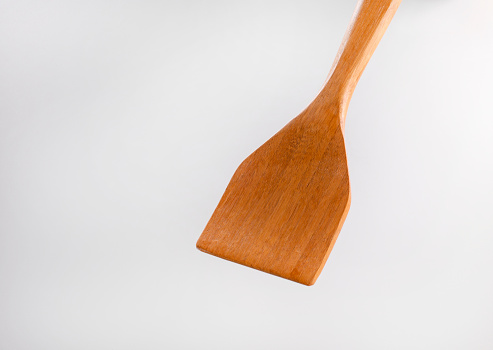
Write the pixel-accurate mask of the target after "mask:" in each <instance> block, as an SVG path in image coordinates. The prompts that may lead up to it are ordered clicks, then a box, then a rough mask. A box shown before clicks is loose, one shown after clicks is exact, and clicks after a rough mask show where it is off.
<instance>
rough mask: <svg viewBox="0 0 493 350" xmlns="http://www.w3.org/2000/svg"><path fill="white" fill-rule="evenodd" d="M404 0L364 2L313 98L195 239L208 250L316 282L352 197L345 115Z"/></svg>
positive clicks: (239, 173)
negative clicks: (326, 76)
mask: <svg viewBox="0 0 493 350" xmlns="http://www.w3.org/2000/svg"><path fill="white" fill-rule="evenodd" d="M400 2H401V0H361V1H360V2H359V3H358V6H357V8H356V12H355V14H354V16H353V19H352V21H351V24H350V26H349V29H348V31H347V33H346V36H345V38H344V41H343V43H342V46H341V48H340V50H339V53H338V54H337V57H336V60H335V63H334V65H333V67H332V69H331V72H330V74H329V78H328V79H327V82H326V84H325V86H324V87H323V89H322V90H321V92H320V93H319V95H318V96H317V97H316V98H315V100H314V101H313V102H312V103H311V104H310V105H309V106H308V107H307V108H306V109H305V110H304V111H303V112H302V113H301V114H300V115H299V116H297V117H296V118H295V119H293V120H292V121H291V122H290V123H288V124H287V125H286V126H285V127H284V128H283V129H282V130H281V131H279V132H278V133H277V134H276V135H274V136H273V137H272V138H271V139H270V140H268V141H267V142H266V143H265V144H263V145H262V146H261V147H260V148H259V149H257V150H256V151H255V152H254V153H253V154H251V155H250V156H249V157H248V158H247V159H246V160H245V161H243V163H241V165H240V166H239V168H238V169H237V170H236V172H235V174H234V175H233V178H232V179H231V181H230V183H229V185H228V187H227V188H226V192H225V193H224V195H223V196H222V198H221V201H220V202H219V205H218V206H217V208H216V210H215V211H214V214H213V215H212V218H211V219H210V220H209V223H208V224H207V226H206V228H205V230H204V232H203V233H202V235H201V236H200V238H199V240H198V242H197V248H198V249H200V250H201V251H204V252H206V253H209V254H212V255H215V256H218V257H220V258H224V259H227V260H231V261H234V262H236V263H240V264H243V265H246V266H249V267H252V268H255V269H258V270H261V271H265V272H268V273H271V274H273V275H277V276H280V277H284V278H287V279H290V280H293V281H296V282H299V283H302V284H306V285H312V284H314V283H315V281H316V280H317V277H318V276H319V274H320V272H321V271H322V268H323V267H324V265H325V262H326V260H327V258H328V256H329V254H330V251H331V250H332V247H333V246H334V243H335V241H336V239H337V236H338V234H339V231H340V230H341V227H342V224H343V223H344V220H345V218H346V215H347V212H348V210H349V204H350V200H351V194H350V187H349V176H348V168H347V161H346V150H345V145H344V133H343V130H344V120H345V117H346V111H347V108H348V105H349V101H350V99H351V96H352V94H353V91H354V88H355V87H356V83H357V82H358V80H359V78H360V76H361V74H362V73H363V70H364V68H365V66H366V64H367V63H368V61H369V59H370V57H371V55H372V54H373V52H374V51H375V49H376V47H377V45H378V43H379V42H380V39H381V38H382V36H383V34H384V32H385V30H386V29H387V27H388V25H389V23H390V21H391V19H392V17H393V15H394V14H395V12H396V10H397V7H398V6H399V4H400Z"/></svg>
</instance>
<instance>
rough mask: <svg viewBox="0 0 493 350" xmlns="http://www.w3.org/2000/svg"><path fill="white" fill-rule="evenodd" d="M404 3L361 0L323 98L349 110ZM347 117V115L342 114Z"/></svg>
mask: <svg viewBox="0 0 493 350" xmlns="http://www.w3.org/2000/svg"><path fill="white" fill-rule="evenodd" d="M400 3H401V0H360V1H359V3H358V6H357V8H356V11H355V12H354V15H353V18H352V20H351V24H350V25H349V28H348V30H347V32H346V35H345V37H344V40H343V42H342V45H341V47H340V49H339V52H338V54H337V57H336V59H335V61H334V65H333V66H332V69H331V71H330V73H329V77H328V79H327V83H326V85H325V87H324V88H323V89H322V92H321V95H325V96H327V97H330V98H331V99H333V98H334V96H337V98H340V100H339V101H338V103H340V104H342V105H343V108H344V109H346V108H347V105H348V104H349V100H350V99H351V96H352V94H353V92H354V89H355V87H356V84H357V83H358V80H359V78H360V77H361V74H362V73H363V70H364V69H365V67H366V65H367V64H368V61H369V60H370V57H371V56H372V54H373V52H374V51H375V49H376V48H377V45H378V43H379V42H380V39H382V36H383V34H384V33H385V30H386V29H387V27H388V26H389V24H390V21H391V20H392V17H393V16H394V14H395V12H396V11H397V8H398V7H399V4H400ZM343 114H345V113H343Z"/></svg>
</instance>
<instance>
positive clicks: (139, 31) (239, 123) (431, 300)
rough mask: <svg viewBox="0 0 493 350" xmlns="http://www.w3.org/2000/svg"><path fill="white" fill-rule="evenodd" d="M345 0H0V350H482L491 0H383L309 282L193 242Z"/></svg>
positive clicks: (489, 292)
mask: <svg viewBox="0 0 493 350" xmlns="http://www.w3.org/2000/svg"><path fill="white" fill-rule="evenodd" d="M355 5H356V1H355V0H353V1H345V0H323V1H322V0H309V1H286V0H283V1H280V0H279V1H273V0H262V1H260V0H253V1H251V0H250V1H226V0H224V1H218V0H214V1H169V0H163V1H149V0H146V1H109V0H104V1H102V0H98V1H96V0H92V1H91V0H84V1H82V0H74V1H51V0H48V1H34V0H32V1H24V0H1V1H0V348H1V349H9V350H10V349H26V350H32V349H239V350H241V349H249V350H250V349H269V350H271V349H283V350H289V349H293V350H294V349H342V350H344V349H365V350H366V349H447V350H453V349H474V350H480V349H485V350H486V349H488V350H490V349H493V331H492V330H493V297H492V296H493V254H492V251H493V214H492V213H493V182H492V179H493V112H492V110H493V107H492V103H491V101H492V97H493V87H492V81H493V68H492V67H493V65H492V62H493V24H492V22H491V21H492V18H493V2H492V1H491V0H469V1H459V0H434V1H432V0H420V1H418V0H404V1H403V3H402V5H401V7H400V9H399V11H398V12H397V15H396V16H395V18H394V21H393V23H392V24H391V26H390V27H389V30H388V32H387V34H386V35H385V37H384V38H383V40H382V42H381V45H380V47H379V48H378V49H377V51H376V53H375V55H374V57H373V58H372V60H371V61H370V64H369V66H368V68H367V70H366V72H365V73H364V75H363V77H362V79H361V81H360V83H359V86H358V88H357V89H356V92H355V94H354V96H353V100H352V102H351V106H350V109H349V113H348V117H347V124H346V144H347V148H348V149H347V152H348V159H349V170H350V175H351V181H352V182H351V183H352V194H353V200H352V207H351V210H350V212H349V215H348V218H347V221H346V224H345V225H344V227H343V229H342V232H341V234H340V236H339V239H338V242H337V243H336V245H335V247H334V250H333V252H332V254H331V256H330V258H329V260H328V262H327V265H326V267H325V269H324V271H323V272H322V275H321V276H320V278H319V280H318V282H317V283H316V285H315V286H313V287H305V286H302V285H298V284H296V283H293V282H290V281H287V280H283V279H280V278H277V277H274V276H270V275H267V274H264V273H261V272H258V271H255V270H251V269H248V268H246V267H243V266H240V265H236V264H233V263H230V262H226V261H223V260H221V259H218V258H214V257H212V256H209V255H206V254H203V253H200V252H199V251H197V250H196V249H195V242H196V240H197V238H198V237H199V235H200V233H201V231H202V229H203V228H204V226H205V224H206V222H207V220H208V219H209V217H210V215H211V214H212V211H213V210H214V208H215V206H216V204H217V202H218V201H219V198H220V196H221V195H222V192H223V191H224V189H225V187H226V185H227V183H228V181H229V179H230V177H231V175H232V174H233V172H234V170H235V169H236V167H237V166H238V165H239V163H240V162H241V161H242V160H243V159H244V158H245V157H246V156H248V155H249V154H250V153H251V152H253V151H254V150H255V149H256V148H257V147H258V146H260V145H261V144H262V143H263V142H264V141H266V140H267V139H268V138H269V137H270V136H272V135H273V134H274V133H275V132H277V131H278V130H279V129H280V128H281V127H282V126H284V125H285V124H286V123H287V122H288V121H289V120H290V119H292V118H293V117H295V116H296V115H297V114H298V113H299V112H300V111H302V110H303V109H304V108H305V107H306V106H307V105H308V104H309V103H310V102H311V100H312V99H313V98H314V97H315V95H316V94H317V92H318V91H319V89H320V87H321V85H322V83H323V82H324V80H325V78H326V75H327V73H328V71H329V69H330V66H331V64H332V60H333V58H334V56H335V54H336V52H337V50H338V47H339V44H340V42H341V40H342V37H343V35H344V32H345V29H346V27H347V25H348V23H349V20H350V18H351V15H352V12H353V10H354V8H355Z"/></svg>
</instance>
